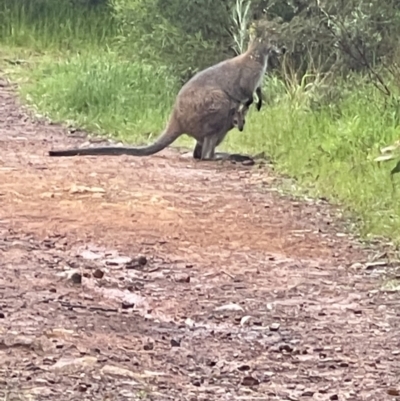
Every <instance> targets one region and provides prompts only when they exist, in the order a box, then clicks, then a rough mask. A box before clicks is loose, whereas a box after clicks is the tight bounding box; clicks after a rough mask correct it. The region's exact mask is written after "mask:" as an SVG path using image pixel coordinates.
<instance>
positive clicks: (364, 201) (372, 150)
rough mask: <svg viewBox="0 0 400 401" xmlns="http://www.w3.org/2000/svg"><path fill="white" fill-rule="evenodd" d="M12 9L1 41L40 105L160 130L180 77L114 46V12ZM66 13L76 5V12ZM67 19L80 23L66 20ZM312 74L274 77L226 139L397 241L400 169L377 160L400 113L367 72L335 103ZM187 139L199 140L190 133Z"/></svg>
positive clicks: (142, 138)
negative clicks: (265, 100)
mask: <svg viewBox="0 0 400 401" xmlns="http://www.w3.org/2000/svg"><path fill="white" fill-rule="evenodd" d="M12 10H13V11H12V12H13V13H14V14H12V18H10V19H9V21H8V23H7V25H6V27H4V26H2V27H1V28H0V32H1V33H0V41H1V43H2V44H3V45H4V46H7V48H8V51H7V56H9V57H14V58H15V57H16V58H23V59H26V60H27V61H28V62H27V63H26V64H22V65H19V66H9V67H8V68H9V71H8V72H9V73H10V74H11V76H12V77H13V78H14V79H15V80H18V81H19V82H20V84H21V85H20V87H21V89H20V90H21V95H22V96H23V97H24V98H25V99H26V100H27V102H29V103H30V104H31V105H34V106H35V107H36V108H37V110H38V112H39V113H41V114H46V115H48V116H50V117H51V118H52V119H53V120H55V121H67V122H69V123H71V124H72V125H77V126H80V127H83V128H86V129H88V130H90V131H93V132H96V133H100V134H107V135H111V136H113V137H116V138H119V139H122V140H124V141H126V142H130V143H137V144H139V143H144V142H148V141H150V140H153V139H154V137H155V136H157V135H158V134H159V133H160V132H161V130H162V129H163V127H164V125H165V123H166V119H167V118H168V115H169V113H170V110H171V106H172V102H173V99H174V98H175V96H176V94H177V92H178V90H179V84H178V79H177V77H174V74H173V73H172V72H171V70H170V69H168V68H167V67H165V66H157V67H155V66H154V65H152V66H150V65H147V64H146V63H145V62H141V61H137V60H136V61H135V60H130V59H128V58H127V57H126V56H125V54H123V53H121V52H120V51H119V50H118V49H117V47H113V43H114V42H115V39H116V36H115V35H116V29H115V27H114V28H112V27H110V18H111V17H109V16H108V15H104V14H93V15H92V14H90V13H92V12H93V11H90V10H89V11H88V10H86V11H85V12H86V14H84V13H83V14H82V13H78V14H76V12H75V11H71V10H66V9H65V10H63V9H62V7H61V6H58V7H57V9H53V8H50V10H49V12H48V14H46V13H45V16H46V17H45V18H44V21H45V22H44V23H43V24H42V23H39V22H35V21H33V22H32V20H31V14H32V12H33V11H32V10H30V11H29V10H28V11H27V10H26V9H25V10H24V11H23V12H22V11H21V12H19V13H18V12H16V10H17V11H18V10H19V9H17V8H12ZM68 13H72V14H73V13H75V14H74V15H73V16H74V19H70V18H71V16H70V15H69V14H68ZM72 14H71V15H72ZM8 15H9V16H10V12H9V14H8ZM63 15H64V17H65V16H66V17H65V18H64V19H63ZM64 20H66V21H73V23H72V22H71V23H65V22H64V23H62V24H61V25H60V23H61V22H62V21H64ZM89 21H90V23H88V22H89ZM0 26H1V25H0ZM21 45H23V50H21ZM4 46H3V54H4ZM305 81H306V80H305V79H304V80H302V81H300V82H295V81H292V86H285V85H283V84H282V82H280V81H278V80H277V79H270V80H268V82H266V85H265V89H264V92H265V93H266V94H268V95H269V96H270V98H271V99H270V102H269V104H268V105H265V106H264V107H263V109H262V111H261V112H257V111H256V110H255V108H252V109H251V111H250V113H249V116H248V117H247V120H246V127H245V131H244V132H243V133H239V132H238V131H236V130H233V131H231V133H230V134H229V135H228V137H227V140H226V142H224V144H223V148H225V149H228V150H231V151H236V152H238V151H240V152H247V153H252V154H254V153H260V152H261V151H265V153H266V154H267V155H269V156H270V157H271V158H272V159H273V161H274V162H275V163H276V169H277V171H279V172H282V173H286V174H289V175H290V176H292V177H295V178H296V179H297V180H298V183H299V184H300V185H302V186H303V187H304V188H307V189H308V190H309V191H310V192H311V193H312V194H313V195H319V196H324V197H327V198H329V199H331V200H332V201H334V202H340V203H341V204H342V205H344V206H345V207H347V208H348V209H349V210H351V211H352V212H353V213H354V214H355V215H356V216H357V217H359V218H360V225H359V228H360V230H361V233H362V234H363V235H364V236H366V237H368V236H370V235H380V236H382V235H383V236H386V237H388V238H390V239H392V240H394V241H395V242H397V243H399V242H400V204H399V203H398V201H397V195H396V182H397V181H398V180H399V179H400V178H397V177H396V176H395V177H394V180H393V181H391V178H390V174H389V171H390V168H391V167H393V164H394V162H393V163H387V164H385V165H383V166H380V165H379V164H377V163H374V162H373V161H372V158H373V156H376V155H377V153H378V149H379V147H380V146H384V145H387V144H388V143H391V142H392V141H393V140H394V139H397V138H398V137H399V133H400V132H399V128H398V112H397V111H396V109H395V108H384V107H383V103H382V97H381V95H380V94H379V93H378V92H377V91H376V90H375V89H374V88H373V86H371V84H368V83H366V82H364V81H363V79H362V78H361V77H355V78H354V82H355V83H356V85H354V86H351V85H350V86H349V85H348V84H346V83H345V82H343V83H339V84H337V85H339V87H340V88H342V89H341V93H342V97H341V100H337V101H335V102H329V101H323V99H322V100H321V97H320V94H321V93H323V92H324V90H325V89H324V87H323V86H322V85H319V83H318V80H316V79H315V80H314V81H311V83H308V84H305ZM340 85H341V86H340ZM319 89H320V90H319ZM318 90H319V91H318ZM313 101H315V102H316V103H317V105H318V107H315V105H314V104H313ZM149 133H152V135H149ZM179 143H180V144H187V145H188V144H190V145H192V141H191V140H187V139H186V140H180V141H179Z"/></svg>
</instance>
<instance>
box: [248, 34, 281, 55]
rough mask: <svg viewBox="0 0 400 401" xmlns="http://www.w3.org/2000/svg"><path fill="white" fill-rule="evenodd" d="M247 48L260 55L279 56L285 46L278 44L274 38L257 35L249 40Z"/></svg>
mask: <svg viewBox="0 0 400 401" xmlns="http://www.w3.org/2000/svg"><path fill="white" fill-rule="evenodd" d="M249 50H250V51H251V52H255V53H258V54H259V55H260V56H264V57H267V56H280V55H282V54H285V52H286V47H284V46H278V45H277V43H276V42H275V41H274V40H270V39H267V38H263V37H257V38H254V39H252V40H251V41H250V44H249Z"/></svg>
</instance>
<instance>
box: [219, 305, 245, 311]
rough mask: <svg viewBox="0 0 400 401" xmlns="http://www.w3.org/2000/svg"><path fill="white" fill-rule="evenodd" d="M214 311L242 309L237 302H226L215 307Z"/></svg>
mask: <svg viewBox="0 0 400 401" xmlns="http://www.w3.org/2000/svg"><path fill="white" fill-rule="evenodd" d="M215 310H216V311H223V310H230V311H243V310H244V309H243V308H242V307H241V306H240V305H238V304H234V303H231V304H226V305H222V306H218V307H217V308H215Z"/></svg>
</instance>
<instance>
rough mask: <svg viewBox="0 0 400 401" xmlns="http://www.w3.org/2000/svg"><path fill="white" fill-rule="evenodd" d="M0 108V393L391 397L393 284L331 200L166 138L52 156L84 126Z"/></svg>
mask: <svg viewBox="0 0 400 401" xmlns="http://www.w3.org/2000/svg"><path fill="white" fill-rule="evenodd" d="M0 106H1V108H0V147H1V150H2V151H1V154H0V204H1V207H0V266H1V273H2V275H1V277H0V358H1V361H2V362H1V365H0V372H1V373H0V399H3V398H2V397H4V399H5V400H17V399H18V400H28V399H29V400H56V399H57V400H78V399H79V400H136V399H137V400H139V399H152V400H386V399H395V398H396V395H397V396H398V395H399V394H400V393H399V392H400V385H399V382H400V379H399V374H400V362H399V357H400V356H399V354H400V352H399V343H400V339H399V338H400V337H399V331H398V330H399V323H400V312H399V310H400V309H399V303H400V302H399V296H398V293H396V292H393V293H385V292H382V291H379V288H380V285H381V279H380V274H379V271H377V269H379V268H382V267H379V266H375V265H369V266H368V268H366V265H365V262H367V261H368V258H371V255H370V253H368V252H366V251H363V250H362V249H361V248H360V247H359V246H358V245H357V243H356V242H355V241H352V240H351V239H349V238H348V237H346V236H343V235H342V234H341V230H340V228H339V225H338V224H337V223H335V222H334V221H333V217H332V208H330V207H329V206H328V205H326V204H324V203H323V202H319V203H318V202H308V203H305V202H304V203H300V202H297V201H293V200H290V199H288V198H287V197H286V198H285V197H282V196H279V195H278V193H277V191H276V189H275V187H276V183H274V178H273V176H272V175H269V173H268V171H266V170H264V169H259V168H257V167H244V166H238V165H236V166H235V165H228V164H218V165H217V164H214V163H196V162H194V161H193V160H191V159H187V158H185V157H183V156H182V155H181V154H180V153H179V152H177V151H175V150H168V151H164V152H162V153H160V154H159V155H156V156H154V157H149V158H142V159H139V158H129V157H115V158H100V157H99V158H95V157H87V158H83V157H82V158H52V159H50V158H49V157H47V156H46V152H47V151H48V150H49V149H50V148H51V147H64V146H67V145H72V144H77V143H82V142H83V141H84V139H79V138H78V139H77V138H70V137H67V132H66V130H65V129H63V128H60V127H59V126H56V125H49V124H45V123H43V122H34V121H33V120H32V119H30V118H29V117H28V116H27V115H26V114H25V113H24V112H23V111H22V109H21V108H20V107H19V106H18V104H17V102H16V100H15V97H14V95H13V92H12V90H11V89H10V87H8V86H7V85H5V84H4V83H3V85H2V87H0ZM139 256H141V258H139ZM374 267H375V268H374ZM102 275H103V277H101V276H102ZM79 281H81V283H79ZM7 397H8V398H7Z"/></svg>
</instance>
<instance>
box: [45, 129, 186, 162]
mask: <svg viewBox="0 0 400 401" xmlns="http://www.w3.org/2000/svg"><path fill="white" fill-rule="evenodd" d="M181 135H182V132H180V131H170V130H168V128H167V129H166V130H165V131H164V132H163V133H162V134H161V135H160V136H159V138H158V139H157V140H156V141H155V142H154V143H152V144H150V145H148V146H139V147H137V148H134V147H115V146H114V147H101V148H82V149H79V148H76V149H66V150H50V151H49V156H95V155H105V156H119V155H130V156H150V155H154V154H155V153H157V152H160V151H161V150H163V149H165V148H166V147H167V146H169V145H171V143H173V142H174V141H175V140H176V139H177V138H178V137H180V136H181Z"/></svg>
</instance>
